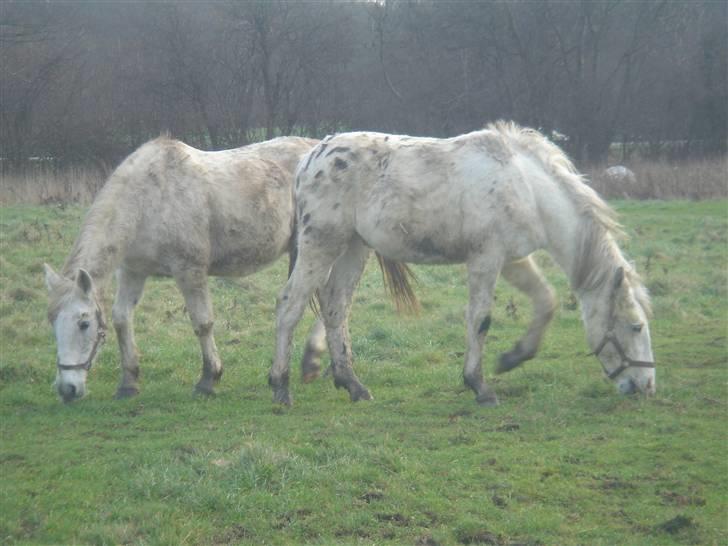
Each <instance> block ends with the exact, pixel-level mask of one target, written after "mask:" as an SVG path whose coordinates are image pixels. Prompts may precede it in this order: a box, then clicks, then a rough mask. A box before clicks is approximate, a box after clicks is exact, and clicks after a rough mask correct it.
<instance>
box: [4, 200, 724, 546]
mask: <svg viewBox="0 0 728 546" xmlns="http://www.w3.org/2000/svg"><path fill="white" fill-rule="evenodd" d="M615 206H616V207H617V208H618V210H619V211H620V213H621V215H622V220H623V221H624V223H625V225H626V227H627V231H628V233H629V234H630V235H631V237H632V238H631V240H630V241H629V242H628V243H626V244H625V247H626V250H627V253H628V254H629V255H630V256H631V257H632V259H634V260H635V261H636V263H637V265H638V269H639V270H640V271H641V272H642V274H643V276H644V277H645V279H646V282H647V285H648V286H649V288H650V289H651V291H652V294H653V300H654V308H655V318H654V320H653V321H652V323H651V328H652V335H653V340H654V351H655V356H656V359H657V365H658V369H657V374H658V375H657V377H658V394H657V395H656V396H655V397H653V398H651V399H644V398H641V397H620V396H618V395H617V394H616V392H615V390H614V388H613V387H612V386H611V385H610V384H608V383H607V382H606V380H605V379H603V378H602V375H601V371H600V367H599V365H598V363H597V362H596V360H595V359H594V358H593V357H587V356H585V355H586V353H587V352H588V348H587V346H586V343H585V341H584V331H583V327H582V325H581V321H580V318H579V311H578V306H577V305H576V302H575V301H574V299H573V296H572V295H571V293H570V291H569V288H568V284H567V282H566V278H565V277H564V275H563V274H562V273H561V272H560V271H559V270H558V269H557V268H555V267H554V265H553V263H552V262H551V260H550V259H549V258H548V257H547V256H545V255H544V256H539V262H540V263H541V264H542V266H543V267H544V269H545V271H546V273H547V275H548V277H549V278H550V279H551V281H552V282H553V284H554V285H555V287H556V289H557V291H558V294H559V299H560V308H559V310H558V312H557V315H556V317H555V320H554V322H553V324H552V326H551V328H550V330H549V332H548V334H547V337H546V339H545V342H544V346H543V348H542V350H541V352H540V354H539V355H538V357H537V358H536V359H535V360H533V361H531V362H529V363H527V364H526V365H525V366H523V367H522V368H521V369H518V370H516V371H514V372H512V373H510V374H507V375H505V376H499V377H497V378H493V377H490V376H492V373H491V371H492V369H493V362H494V358H495V357H496V355H498V354H499V353H500V352H502V351H504V350H506V349H508V348H510V346H511V344H512V343H513V342H514V341H515V340H516V339H517V338H518V337H519V336H520V335H521V333H522V332H523V331H524V329H525V327H526V324H527V321H528V317H529V315H530V310H529V308H528V306H527V303H526V300H525V299H524V298H523V297H522V296H520V295H519V294H517V293H516V292H514V291H513V290H512V289H511V288H510V287H509V286H507V285H506V284H505V283H502V282H501V283H499V285H498V292H497V301H496V303H495V308H494V312H493V325H492V328H491V330H490V334H489V337H488V342H487V348H486V353H485V359H484V366H485V369H486V373H487V376H489V377H490V380H491V381H492V382H493V384H494V385H495V388H496V390H497V392H498V394H499V396H500V399H501V405H500V406H499V407H498V408H495V409H488V408H481V407H478V406H477V405H476V404H475V402H474V397H473V394H472V393H471V392H470V391H469V390H467V389H466V388H465V387H464V386H463V384H462V378H461V373H462V360H463V351H464V347H465V330H464V306H465V302H466V289H465V282H464V279H465V274H464V268H463V267H416V268H415V269H416V271H417V273H418V275H419V278H420V283H419V285H418V286H417V292H418V294H419V296H420V298H421V301H422V303H423V306H424V310H423V313H422V314H421V316H420V317H417V318H414V317H404V316H398V315H397V314H396V313H395V312H394V311H393V310H392V307H391V305H390V304H389V302H387V301H386V299H385V296H384V294H383V290H382V285H381V280H380V278H379V272H378V271H377V270H376V268H375V262H374V260H372V262H371V263H370V265H369V267H368V268H367V271H366V273H365V276H364V278H363V279H362V283H361V286H360V288H359V290H358V293H357V299H356V303H355V305H354V309H353V315H352V321H351V329H352V340H353V349H354V353H355V357H356V364H355V366H356V369H357V372H358V374H359V377H360V378H361V379H362V381H363V382H364V383H365V384H366V385H367V386H368V387H369V388H370V390H371V392H372V393H373V395H374V397H375V400H374V401H373V402H371V403H363V402H362V403H358V404H351V403H350V402H349V401H348V396H347V395H346V393H345V392H344V391H337V390H336V389H334V387H333V385H332V381H331V379H330V378H324V379H320V380H319V381H317V382H315V383H313V384H310V385H303V384H301V383H300V381H298V380H297V379H296V380H294V381H292V393H293V396H294V400H295V404H294V406H293V407H292V408H290V409H288V408H283V407H279V406H276V405H273V404H272V402H271V393H270V390H269V388H268V386H267V384H266V377H267V372H268V367H269V365H270V361H271V355H272V348H273V340H274V302H275V296H276V293H277V291H278V290H279V288H280V287H281V286H282V284H283V282H284V279H285V272H286V267H287V264H286V263H285V260H281V261H280V262H279V263H278V264H276V265H275V266H274V267H273V268H271V269H269V270H266V271H265V272H262V273H259V274H257V275H255V276H252V277H248V278H245V279H211V281H210V285H211V289H212V292H213V295H214V301H215V310H216V314H217V323H216V334H217V342H218V346H219V349H220V354H221V357H222V359H223V361H224V364H225V365H226V371H225V374H224V376H223V378H222V382H221V384H220V386H219V388H218V395H217V396H216V397H213V398H195V397H193V396H192V394H191V392H192V387H193V385H194V383H195V382H196V380H197V378H198V376H199V373H200V357H199V350H198V346H197V342H196V339H195V338H194V336H193V334H192V332H191V329H190V326H189V324H188V320H187V317H186V316H185V312H184V306H183V302H182V299H181V296H180V295H179V294H178V292H177V291H176V289H175V287H174V284H173V283H172V282H171V281H169V280H151V281H150V282H149V283H148V285H147V291H146V294H145V298H144V300H143V301H142V303H141V304H140V306H139V309H138V312H137V315H136V329H137V342H138V345H139V349H140V352H141V355H142V356H141V362H142V364H141V365H142V393H141V394H140V395H139V396H138V397H136V398H134V399H131V400H124V401H116V400H114V399H113V394H114V390H115V388H116V384H117V380H118V361H119V357H118V351H117V349H116V340H115V338H114V335H113V332H110V335H109V340H108V343H107V345H106V347H105V348H104V349H103V351H102V352H101V355H100V358H99V361H98V362H97V365H96V366H95V367H94V369H93V370H92V372H91V374H90V379H89V388H90V391H91V392H90V394H89V396H88V397H87V398H86V399H84V400H82V401H80V402H78V403H74V404H69V405H63V404H61V403H59V401H58V400H57V399H56V397H55V396H54V394H53V391H52V389H51V382H52V380H53V376H54V373H55V372H54V365H53V363H54V358H55V356H54V355H55V353H54V341H53V336H52V332H51V329H50V327H49V325H48V323H47V322H46V318H45V314H46V295H45V287H44V284H43V275H42V263H43V262H44V261H47V262H49V263H51V264H52V265H54V266H55V267H60V265H61V264H62V262H63V259H64V258H65V255H66V253H67V252H68V251H69V250H70V248H71V245H72V242H73V239H74V237H75V235H76V233H77V230H78V227H79V224H80V221H81V219H82V217H83V213H84V209H82V208H80V207H76V206H73V207H58V206H53V207H22V206H15V207H5V208H2V209H0V223H1V225H0V233H1V243H2V248H1V253H0V440H1V443H0V490H1V492H2V494H0V543H2V544H139V545H141V544H170V545H179V544H303V543H310V544H412V545H414V544H419V545H435V544H443V545H445V544H496V545H516V544H522V545H552V544H553V545H557V544H558V545H572V544H573V545H576V544H630V545H631V544H636V545H643V544H644V545H657V544H716V545H717V544H726V543H728V511H727V503H726V497H727V495H728V487H727V485H728V483H727V482H728V464H727V463H726V460H727V458H726V454H727V449H726V447H728V444H727V438H728V436H727V434H726V427H725V423H726V416H727V415H726V414H727V411H726V409H727V399H728V397H727V396H726V361H727V360H728V358H727V353H728V351H727V345H726V343H727V341H726V333H727V328H728V298H727V297H726V288H727V286H728V283H727V280H728V279H727V269H726V268H727V264H728V241H727V235H728V229H727V227H728V226H727V225H726V224H727V216H728V215H727V214H726V213H727V212H728V203H727V202H726V201H712V202H616V203H615ZM107 300H109V301H110V298H109V297H108V296H107ZM108 308H109V307H108V306H107V309H108ZM310 323H311V316H310V313H309V316H307V318H306V321H305V326H304V325H302V326H301V327H300V328H299V330H298V332H297V337H296V347H295V352H294V358H295V360H296V362H294V376H293V377H295V378H298V377H299V375H298V374H299V368H298V365H297V360H298V359H299V358H300V356H301V351H302V346H303V339H304V335H305V333H306V328H307V327H308V325H310Z"/></svg>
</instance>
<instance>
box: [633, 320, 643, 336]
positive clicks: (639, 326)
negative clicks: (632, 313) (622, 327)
mask: <svg viewBox="0 0 728 546" xmlns="http://www.w3.org/2000/svg"><path fill="white" fill-rule="evenodd" d="M642 326H643V324H642V323H641V322H635V323H633V324H632V325H631V327H632V331H633V332H634V333H635V334H639V333H640V332H641V331H642Z"/></svg>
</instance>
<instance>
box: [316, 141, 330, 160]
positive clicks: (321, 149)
mask: <svg viewBox="0 0 728 546" xmlns="http://www.w3.org/2000/svg"><path fill="white" fill-rule="evenodd" d="M328 146H329V145H328V144H324V143H322V144H321V145H320V146H319V151H318V153H317V154H316V158H317V159H318V157H319V156H320V155H321V154H322V153H324V150H325V149H326V148H328Z"/></svg>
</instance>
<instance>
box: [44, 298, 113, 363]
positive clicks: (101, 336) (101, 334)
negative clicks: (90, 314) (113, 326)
mask: <svg viewBox="0 0 728 546" xmlns="http://www.w3.org/2000/svg"><path fill="white" fill-rule="evenodd" d="M94 303H96V324H97V330H96V341H94V346H93V347H92V348H91V354H90V355H89V356H88V358H87V359H86V360H85V361H84V362H81V363H80V364H61V362H60V360H58V361H56V366H58V369H59V370H61V371H66V370H86V371H89V370H90V369H91V365H92V364H93V362H94V357H95V356H96V353H97V351H98V350H99V348H100V347H101V345H103V343H104V341H105V340H106V323H105V322H104V315H103V313H102V312H101V307H100V306H99V303H98V302H97V301H95V300H94Z"/></svg>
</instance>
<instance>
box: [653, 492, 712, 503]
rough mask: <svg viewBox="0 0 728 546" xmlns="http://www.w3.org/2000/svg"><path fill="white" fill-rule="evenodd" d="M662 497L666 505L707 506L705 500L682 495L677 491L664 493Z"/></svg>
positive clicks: (661, 494) (694, 496)
mask: <svg viewBox="0 0 728 546" xmlns="http://www.w3.org/2000/svg"><path fill="white" fill-rule="evenodd" d="M660 497H661V498H662V501H663V502H664V503H665V504H673V505H676V506H705V499H704V498H702V497H698V496H696V495H681V494H680V493H677V492H676V491H663V492H662V493H660Z"/></svg>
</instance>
